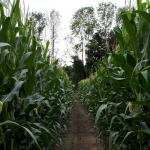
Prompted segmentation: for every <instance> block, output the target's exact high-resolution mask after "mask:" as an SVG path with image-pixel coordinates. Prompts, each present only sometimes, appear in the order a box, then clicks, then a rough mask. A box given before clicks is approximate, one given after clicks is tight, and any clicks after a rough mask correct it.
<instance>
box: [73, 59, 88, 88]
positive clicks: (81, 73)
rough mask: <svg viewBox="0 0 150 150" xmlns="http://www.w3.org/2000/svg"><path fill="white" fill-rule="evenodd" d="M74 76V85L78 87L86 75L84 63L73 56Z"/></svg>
mask: <svg viewBox="0 0 150 150" xmlns="http://www.w3.org/2000/svg"><path fill="white" fill-rule="evenodd" d="M72 59H73V75H72V83H73V84H75V85H76V87H77V85H78V82H79V81H81V80H82V79H85V77H86V73H85V68H84V65H83V62H82V61H81V60H80V59H79V58H78V57H77V56H73V57H72Z"/></svg>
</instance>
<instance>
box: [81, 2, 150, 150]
mask: <svg viewBox="0 0 150 150" xmlns="http://www.w3.org/2000/svg"><path fill="white" fill-rule="evenodd" d="M137 6H138V8H137V10H135V9H134V8H133V9H132V11H131V10H129V11H122V12H121V13H119V14H118V17H120V18H122V21H123V26H122V27H121V28H119V27H118V26H116V27H115V28H114V32H115V34H116V36H117V38H118V41H119V47H118V49H117V50H116V51H115V52H114V53H109V57H107V56H105V57H104V58H103V60H102V61H99V62H96V63H95V65H99V69H97V71H96V74H95V76H91V77H90V78H89V79H88V80H84V81H81V82H80V83H79V88H78V94H79V98H80V100H81V101H82V103H83V105H84V106H85V109H86V110H87V112H88V113H90V114H91V115H92V116H93V117H94V118H95V126H94V127H96V128H98V129H99V135H98V137H102V138H103V139H104V141H105V148H106V149H107V148H108V147H109V149H110V150H119V149H123V150H137V149H138V150H149V149H150V144H149V143H150V122H149V120H150V88H149V87H150V55H149V54H150V38H149V37H150V28H149V27H150V8H149V7H150V1H147V3H142V1H141V0H137ZM98 137H97V138H98Z"/></svg>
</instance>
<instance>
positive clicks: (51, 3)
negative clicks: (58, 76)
mask: <svg viewBox="0 0 150 150" xmlns="http://www.w3.org/2000/svg"><path fill="white" fill-rule="evenodd" d="M20 1H21V2H23V0H20ZM105 1H109V2H112V3H114V4H116V5H117V6H119V7H122V6H125V0H24V2H25V6H26V9H27V7H28V6H29V12H31V11H40V12H45V11H51V10H52V9H55V10H56V11H59V13H60V15H61V16H62V19H61V27H62V29H63V31H62V33H61V37H64V36H65V35H67V34H70V33H71V30H70V28H69V26H70V20H71V18H72V16H73V15H74V14H75V12H76V11H77V10H78V9H80V8H82V7H90V6H93V7H94V8H95V10H96V7H97V6H98V4H99V3H101V2H105ZM128 1H129V0H127V2H128ZM132 1H133V2H135V0H132ZM58 47H59V54H58V56H57V57H58V58H60V57H61V56H62V53H63V51H64V49H65V44H64V41H63V40H61V41H60V42H59V43H58Z"/></svg>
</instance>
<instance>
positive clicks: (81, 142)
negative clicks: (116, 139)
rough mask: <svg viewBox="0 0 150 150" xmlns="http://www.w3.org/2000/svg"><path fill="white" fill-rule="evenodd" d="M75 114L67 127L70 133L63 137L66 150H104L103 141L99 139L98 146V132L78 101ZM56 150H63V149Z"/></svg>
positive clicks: (75, 105)
mask: <svg viewBox="0 0 150 150" xmlns="http://www.w3.org/2000/svg"><path fill="white" fill-rule="evenodd" d="M74 109H75V112H74V113H73V114H72V116H71V121H72V123H71V124H68V125H67V128H68V133H67V134H65V135H62V137H61V138H62V141H63V144H64V148H65V150H104V144H103V140H102V139H99V140H98V144H97V145H96V136H97V134H98V131H97V130H96V129H95V130H93V131H92V132H91V133H89V131H90V130H91V129H92V127H93V121H92V120H91V119H90V117H89V116H88V115H87V114H85V113H84V108H83V106H82V105H81V102H79V101H76V102H75V104H74ZM56 150H63V149H62V148H60V149H58V148H56Z"/></svg>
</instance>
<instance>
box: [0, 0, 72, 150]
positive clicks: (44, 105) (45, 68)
mask: <svg viewBox="0 0 150 150" xmlns="http://www.w3.org/2000/svg"><path fill="white" fill-rule="evenodd" d="M19 3H20V0H15V1H14V2H13V4H12V5H11V7H12V8H11V11H10V15H9V16H6V15H5V10H6V9H7V5H6V3H5V2H3V1H0V149H1V150H31V149H32V150H37V149H41V150H49V149H52V148H53V147H55V146H56V144H57V145H59V144H60V143H62V141H61V139H60V138H59V137H60V134H61V133H62V132H64V131H66V126H65V123H66V122H67V120H68V119H69V116H70V113H71V110H72V88H71V83H70V82H69V79H68V77H67V76H66V74H65V73H64V71H63V70H62V69H61V68H59V67H58V62H57V61H55V62H54V63H52V64H51V63H50V56H49V55H48V46H49V41H48V42H47V43H46V47H44V46H43V45H42V44H41V41H40V40H39V37H38V36H36V35H35V34H34V28H33V26H32V24H31V23H29V22H28V14H27V16H26V19H25V22H24V23H23V22H21V10H20V7H19Z"/></svg>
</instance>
